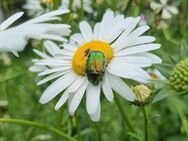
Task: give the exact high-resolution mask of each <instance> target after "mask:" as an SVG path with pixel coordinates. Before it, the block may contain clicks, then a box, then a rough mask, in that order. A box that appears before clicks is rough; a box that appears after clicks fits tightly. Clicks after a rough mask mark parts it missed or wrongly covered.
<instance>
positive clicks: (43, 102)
mask: <svg viewBox="0 0 188 141" xmlns="http://www.w3.org/2000/svg"><path fill="white" fill-rule="evenodd" d="M39 102H40V103H41V104H46V103H47V101H46V100H45V99H44V98H43V97H41V98H40V99H39Z"/></svg>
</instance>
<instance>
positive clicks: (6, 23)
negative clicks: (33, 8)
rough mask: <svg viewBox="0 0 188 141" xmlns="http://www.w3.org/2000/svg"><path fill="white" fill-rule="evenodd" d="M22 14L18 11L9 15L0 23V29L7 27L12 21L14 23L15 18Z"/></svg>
mask: <svg viewBox="0 0 188 141" xmlns="http://www.w3.org/2000/svg"><path fill="white" fill-rule="evenodd" d="M23 14H24V12H18V13H16V14H14V15H12V16H11V17H9V18H8V19H7V20H5V21H4V22H3V23H2V24H1V25H0V31H3V30H5V29H7V28H8V27H9V26H10V25H11V24H12V23H14V22H15V21H16V20H17V19H19V18H20V17H21V16H22V15H23Z"/></svg>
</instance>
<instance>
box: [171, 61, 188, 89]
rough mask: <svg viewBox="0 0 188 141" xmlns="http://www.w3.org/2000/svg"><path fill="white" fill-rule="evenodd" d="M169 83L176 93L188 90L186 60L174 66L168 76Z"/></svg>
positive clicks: (187, 65)
mask: <svg viewBox="0 0 188 141" xmlns="http://www.w3.org/2000/svg"><path fill="white" fill-rule="evenodd" d="M170 83H171V85H172V86H173V87H174V89H175V90H177V91H185V90H188V59H185V60H182V61H181V62H180V63H178V64H177V65H176V66H175V68H174V69H173V70H172V73H171V76H170Z"/></svg>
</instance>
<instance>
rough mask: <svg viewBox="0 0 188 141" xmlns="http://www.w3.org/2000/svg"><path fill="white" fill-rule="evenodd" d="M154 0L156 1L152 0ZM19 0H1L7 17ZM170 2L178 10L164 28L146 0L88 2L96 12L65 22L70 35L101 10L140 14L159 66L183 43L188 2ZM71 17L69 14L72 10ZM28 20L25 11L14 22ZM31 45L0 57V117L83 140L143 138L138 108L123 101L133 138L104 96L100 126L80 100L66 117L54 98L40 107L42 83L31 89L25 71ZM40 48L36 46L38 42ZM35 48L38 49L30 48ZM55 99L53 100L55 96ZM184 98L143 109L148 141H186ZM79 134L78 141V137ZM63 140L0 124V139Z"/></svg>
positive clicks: (32, 78)
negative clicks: (43, 126) (153, 42)
mask: <svg viewBox="0 0 188 141" xmlns="http://www.w3.org/2000/svg"><path fill="white" fill-rule="evenodd" d="M156 2H159V1H157V0H156ZM24 3H25V1H24V0H0V8H1V9H2V11H3V13H4V18H5V19H6V18H7V17H9V16H10V15H12V14H14V13H15V12H18V11H24V12H26V10H25V9H23V8H22V6H23V4H24ZM169 3H170V4H172V5H173V6H176V7H177V8H178V9H179V14H177V15H174V16H173V17H172V18H171V19H169V20H164V22H165V24H166V25H167V27H159V23H158V21H157V20H161V19H158V16H159V15H156V14H155V13H154V12H153V11H152V9H151V8H150V6H149V4H150V1H149V0H96V1H95V0H93V1H92V8H93V9H94V11H95V12H93V13H92V14H88V13H87V12H84V13H83V14H84V15H83V16H81V15H80V13H81V12H80V10H79V9H78V10H77V11H74V13H77V14H78V15H77V16H78V17H77V18H76V19H73V20H72V19H71V18H72V16H71V14H69V15H67V16H65V19H64V22H65V23H68V24H71V25H72V32H73V33H74V32H77V31H79V30H78V22H79V21H81V20H83V19H84V20H87V21H88V22H89V23H90V24H91V25H94V24H95V22H97V21H99V20H101V18H102V15H103V13H104V12H105V10H106V9H112V10H114V11H116V12H117V13H122V14H124V15H125V16H139V15H144V16H145V18H146V21H147V24H148V25H149V26H150V27H151V29H150V30H149V32H147V34H148V35H152V36H155V37H156V42H157V43H160V44H161V49H160V50H158V51H156V52H155V53H156V54H157V55H159V56H160V57H161V58H162V59H163V60H164V62H170V59H169V56H173V57H174V58H177V56H178V51H179V48H180V45H181V42H182V41H185V42H187V43H188V0H169ZM71 13H73V12H71ZM29 18H30V17H29V16H28V15H27V14H26V13H25V14H24V16H23V17H22V18H21V19H20V20H18V21H17V22H16V23H15V25H16V24H18V23H21V22H23V21H25V20H27V19H29ZM33 44H34V41H31V40H30V41H29V43H28V45H27V47H26V49H25V50H24V51H23V52H21V53H20V57H19V58H16V57H14V56H13V55H12V54H7V53H0V117H1V118H2V117H7V118H8V117H11V118H18V119H26V120H31V121H38V122H40V123H43V124H46V125H50V126H53V127H55V128H58V129H60V130H61V131H63V132H65V133H67V134H68V135H70V136H73V137H76V138H78V140H81V138H82V140H83V141H136V140H140V141H142V140H144V121H143V113H142V108H140V107H136V106H133V105H129V103H128V102H126V101H125V100H123V99H122V102H123V104H124V108H125V111H126V112H127V113H128V115H129V116H130V118H131V121H132V122H133V124H134V126H135V128H136V129H137V134H134V133H131V132H130V131H129V130H128V128H127V125H126V124H125V122H124V121H123V118H122V116H121V114H120V112H119V110H118V109H117V107H116V105H115V103H114V102H113V103H109V102H108V101H107V100H106V99H105V98H104V97H102V98H101V101H102V116H101V120H100V122H97V123H93V122H92V121H91V120H90V119H89V116H88V114H87V113H86V110H85V102H84V100H85V99H84V100H83V101H82V104H81V105H80V107H79V108H78V110H77V112H76V116H75V117H70V116H69V114H68V110H67V107H66V105H65V106H63V107H62V108H61V109H60V110H59V111H55V110H54V106H55V103H56V102H57V99H54V100H53V101H52V102H50V103H48V104H46V105H41V104H40V103H39V102H38V101H39V98H40V96H41V95H42V92H43V91H44V89H45V88H46V87H47V85H43V86H40V87H39V86H36V82H38V81H39V77H37V76H36V75H35V74H33V73H31V72H29V71H28V68H29V66H31V65H32V62H31V59H32V58H33V57H36V55H35V54H34V53H33V51H32V49H33ZM37 44H40V42H37ZM35 47H37V46H35ZM57 98H58V97H57ZM187 107H188V95H183V96H179V97H170V98H168V99H165V100H162V101H160V102H157V103H154V104H152V105H149V106H147V110H148V111H149V133H150V135H149V136H150V141H187V140H188V110H187ZM79 132H81V138H80V137H78V135H79V134H78V133H79ZM42 140H45V141H48V140H50V141H63V139H62V137H61V136H58V135H55V134H53V133H50V132H49V131H46V130H43V129H38V128H34V127H31V126H20V125H17V124H8V123H0V141H42Z"/></svg>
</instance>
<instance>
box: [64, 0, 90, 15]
mask: <svg viewBox="0 0 188 141" xmlns="http://www.w3.org/2000/svg"><path fill="white" fill-rule="evenodd" d="M69 4H70V0H62V3H61V7H62V8H68V6H69ZM91 4H92V0H83V9H84V11H85V12H87V13H92V12H93V9H92V7H91ZM80 8H81V0H73V3H72V9H73V11H76V10H78V9H80Z"/></svg>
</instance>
